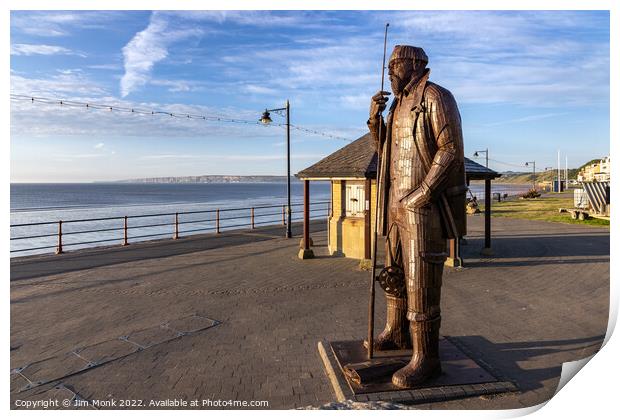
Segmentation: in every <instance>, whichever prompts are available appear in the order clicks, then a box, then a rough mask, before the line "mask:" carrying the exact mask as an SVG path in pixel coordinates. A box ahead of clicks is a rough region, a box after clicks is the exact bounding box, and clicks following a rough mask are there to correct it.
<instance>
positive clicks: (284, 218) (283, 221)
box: [282, 206, 286, 226]
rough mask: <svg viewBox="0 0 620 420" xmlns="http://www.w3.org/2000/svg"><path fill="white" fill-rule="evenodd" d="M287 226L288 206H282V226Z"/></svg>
mask: <svg viewBox="0 0 620 420" xmlns="http://www.w3.org/2000/svg"><path fill="white" fill-rule="evenodd" d="M285 225H286V206H282V226H285Z"/></svg>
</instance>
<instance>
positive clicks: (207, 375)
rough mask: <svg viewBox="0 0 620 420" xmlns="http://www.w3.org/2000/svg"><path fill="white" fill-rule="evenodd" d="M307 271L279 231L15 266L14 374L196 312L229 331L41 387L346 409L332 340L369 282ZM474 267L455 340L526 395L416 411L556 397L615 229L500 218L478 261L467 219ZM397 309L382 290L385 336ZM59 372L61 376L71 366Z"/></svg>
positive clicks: (454, 313)
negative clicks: (328, 360) (330, 353)
mask: <svg viewBox="0 0 620 420" xmlns="http://www.w3.org/2000/svg"><path fill="white" fill-rule="evenodd" d="M324 226H325V224H324V223H320V224H319V223H314V224H313V233H312V237H313V240H314V243H315V247H314V251H315V254H317V258H315V259H312V260H304V261H302V260H299V259H298V258H297V249H298V246H299V236H298V235H299V233H300V231H299V226H298V225H297V226H295V232H294V233H295V234H296V235H297V236H296V237H295V238H293V239H285V238H283V237H282V234H283V231H282V228H281V227H279V228H262V229H257V230H254V231H246V232H237V233H227V234H224V235H220V236H217V237H216V236H215V235H201V236H196V237H191V238H185V239H180V240H177V241H171V240H168V241H154V242H151V243H145V244H135V245H131V246H129V247H125V248H121V247H117V248H106V249H99V250H86V251H78V252H75V253H69V254H66V255H61V256H55V255H50V256H45V257H31V258H20V259H14V260H12V262H11V287H10V289H11V368H17V367H20V366H24V365H27V364H29V363H32V362H35V361H39V360H42V359H45V358H48V357H52V356H57V355H62V354H65V353H67V352H68V351H71V350H72V349H75V348H80V347H85V346H88V345H92V344H95V343H99V342H103V341H106V340H113V339H115V338H118V337H120V336H125V335H128V334H130V333H131V332H132V331H137V330H142V329H145V328H149V327H153V326H157V325H159V324H161V323H164V322H166V321H171V320H177V319H179V318H183V317H186V316H188V315H191V314H199V315H202V316H206V317H209V318H212V319H215V320H217V321H219V322H220V324H218V325H216V326H214V327H212V328H209V329H206V330H204V331H200V332H197V333H194V334H189V335H186V336H184V337H181V338H178V339H175V340H171V341H168V342H164V343H162V344H159V345H156V346H153V347H150V348H147V349H145V350H142V351H139V352H135V353H132V354H129V355H127V356H125V357H122V358H119V359H117V360H113V361H111V362H109V363H107V364H105V365H102V366H99V367H96V368H93V369H88V370H85V371H83V372H81V373H77V374H75V375H72V376H69V377H66V378H64V379H62V380H61V381H57V382H53V383H51V384H48V385H42V386H39V387H36V388H34V389H31V390H27V391H23V392H18V389H17V387H15V388H13V389H12V391H11V401H12V403H14V402H15V401H16V400H17V399H20V400H37V399H44V398H48V397H49V396H50V395H54V393H55V392H58V391H54V390H53V389H52V388H53V386H54V385H55V384H57V383H62V384H63V386H65V387H66V388H67V389H69V390H71V391H72V392H75V393H77V394H79V395H80V397H81V398H84V399H86V400H92V399H97V400H111V399H117V400H121V399H123V400H126V399H135V400H144V401H146V402H148V401H149V400H151V399H153V400H165V399H175V398H176V399H184V400H193V399H199V400H206V399H210V400H229V399H231V400H246V401H251V400H265V401H268V402H269V407H268V408H271V409H287V408H295V407H304V406H309V405H314V406H317V405H321V404H325V403H328V402H331V401H334V399H335V396H334V394H333V391H332V388H331V385H330V383H329V381H328V379H327V377H326V375H325V373H324V371H323V366H322V362H321V359H320V357H319V355H318V352H317V342H318V341H319V340H344V339H359V338H362V337H363V336H364V334H365V331H366V316H367V315H366V313H367V302H368V298H367V283H368V277H369V273H368V272H367V271H361V270H359V269H358V262H357V261H356V260H352V259H347V258H338V257H330V256H328V255H327V251H326V232H325V231H324V230H323V229H324ZM468 232H469V234H468V236H467V244H466V245H465V246H464V247H463V253H464V257H465V263H466V267H465V268H463V269H460V270H456V269H450V268H446V269H445V271H444V273H445V274H444V287H443V289H442V290H443V292H442V293H443V294H442V309H443V313H442V330H441V332H442V334H443V335H446V336H450V337H452V338H454V339H455V340H457V341H458V342H459V343H461V344H462V345H463V346H465V347H466V348H468V349H469V350H470V351H471V352H472V353H474V355H475V356H476V357H477V358H481V359H483V361H484V362H486V363H488V364H489V365H491V366H493V367H494V368H495V369H496V370H497V371H498V372H499V373H501V374H502V375H503V376H505V377H506V378H508V379H510V380H513V381H514V382H515V383H516V384H517V385H518V387H519V388H520V392H518V393H510V394H504V395H500V396H495V397H488V396H487V397H477V398H468V399H460V400H453V401H447V402H442V403H433V404H423V405H420V406H419V408H432V409H435V408H438V409H462V408H472V409H503V408H518V407H524V406H531V405H535V404H538V403H540V402H543V401H545V400H548V399H549V398H550V397H551V396H552V395H553V394H554V392H555V390H556V387H557V384H558V380H559V377H560V373H561V365H562V363H563V362H566V361H571V360H576V359H581V358H584V357H587V356H589V355H591V354H593V353H594V352H596V351H597V350H598V349H599V348H600V345H601V343H602V340H603V337H604V334H605V331H606V328H607V318H608V310H609V230H608V229H605V228H598V227H586V226H579V225H565V224H554V223H547V222H537V221H525V220H517V219H503V218H494V219H493V235H494V236H493V244H492V245H493V249H494V251H495V255H494V256H493V257H480V256H479V251H480V249H481V248H482V241H483V218H482V217H481V216H478V215H476V216H470V217H469V218H468ZM384 311H385V302H384V299H383V298H382V296H381V293H378V299H377V318H378V319H377V326H376V327H375V328H376V330H377V331H380V330H381V325H382V323H383V322H384V319H385V316H384ZM59 369H60V370H59V371H62V369H63V367H62V366H59Z"/></svg>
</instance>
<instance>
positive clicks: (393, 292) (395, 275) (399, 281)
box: [377, 265, 407, 298]
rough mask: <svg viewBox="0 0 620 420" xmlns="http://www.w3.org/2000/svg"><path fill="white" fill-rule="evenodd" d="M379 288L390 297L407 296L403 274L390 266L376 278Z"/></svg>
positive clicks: (400, 269)
mask: <svg viewBox="0 0 620 420" xmlns="http://www.w3.org/2000/svg"><path fill="white" fill-rule="evenodd" d="M377 281H378V282H379V286H381V288H382V289H383V290H384V291H385V293H387V294H388V295H390V296H394V297H397V298H402V297H404V296H406V294H407V286H406V284H405V272H404V271H403V269H402V268H400V267H398V266H396V265H391V266H388V267H385V268H384V269H383V270H381V272H380V273H379V275H378V276H377Z"/></svg>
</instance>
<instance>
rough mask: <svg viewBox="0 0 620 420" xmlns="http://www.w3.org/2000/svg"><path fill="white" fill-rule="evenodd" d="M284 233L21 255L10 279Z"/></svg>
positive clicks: (314, 224) (271, 230)
mask: <svg viewBox="0 0 620 420" xmlns="http://www.w3.org/2000/svg"><path fill="white" fill-rule="evenodd" d="M291 228H292V232H293V238H291V239H289V240H288V241H291V243H297V242H298V241H299V237H300V236H301V234H302V228H303V226H302V224H301V223H293V224H292V225H291ZM325 229H326V222H325V221H324V220H312V221H311V222H310V233H315V232H321V231H324V230H325ZM283 237H284V227H283V226H267V227H261V228H257V229H254V230H243V231H240V230H237V231H227V232H223V233H221V234H219V235H218V234H204V235H195V236H189V237H187V238H180V239H178V240H172V239H165V240H156V241H149V242H140V243H136V244H131V245H129V246H127V247H121V246H116V247H105V248H93V249H85V250H78V251H74V252H68V253H66V254H62V255H45V256H33V257H20V258H15V259H13V260H11V281H14V280H22V279H31V278H36V277H43V276H49V275H53V274H59V273H67V272H71V271H78V270H85V269H89V268H95V267H102V266H106V265H113V264H121V263H126V262H131V261H139V260H146V259H153V258H163V257H171V256H175V255H183V254H189V253H192V252H198V251H205V250H209V249H215V248H222V247H228V246H236V245H243V244H248V243H252V242H261V241H267V240H272V239H274V238H283Z"/></svg>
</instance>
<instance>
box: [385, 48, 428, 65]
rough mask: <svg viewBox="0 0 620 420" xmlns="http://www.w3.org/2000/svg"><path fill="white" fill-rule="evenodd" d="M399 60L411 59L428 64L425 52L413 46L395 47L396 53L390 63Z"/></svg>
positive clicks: (394, 52)
mask: <svg viewBox="0 0 620 420" xmlns="http://www.w3.org/2000/svg"><path fill="white" fill-rule="evenodd" d="M397 58H409V59H412V60H420V61H424V62H425V63H428V57H427V56H426V53H425V52H424V50H423V49H422V48H420V47H414V46H411V45H395V46H394V51H392V55H391V56H390V61H392V60H395V59H397Z"/></svg>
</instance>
